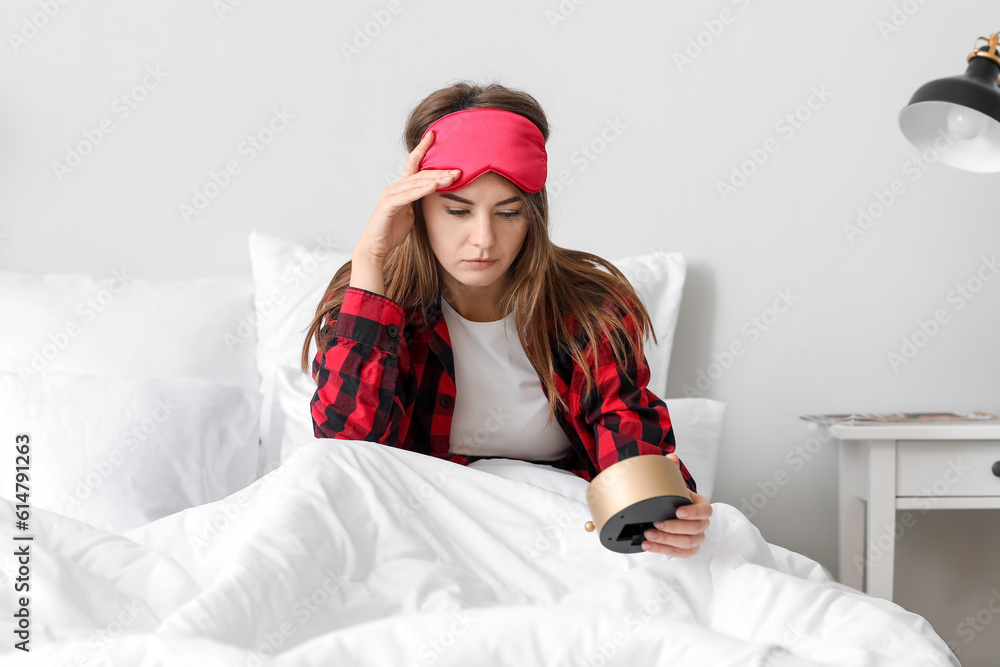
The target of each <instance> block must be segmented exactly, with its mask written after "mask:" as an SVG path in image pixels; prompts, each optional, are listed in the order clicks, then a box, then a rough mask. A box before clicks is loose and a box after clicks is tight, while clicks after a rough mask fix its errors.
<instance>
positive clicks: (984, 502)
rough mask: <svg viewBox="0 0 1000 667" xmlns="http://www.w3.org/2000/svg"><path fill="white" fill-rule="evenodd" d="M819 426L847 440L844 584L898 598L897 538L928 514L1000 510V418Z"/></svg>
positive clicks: (843, 443) (843, 460) (843, 459)
mask: <svg viewBox="0 0 1000 667" xmlns="http://www.w3.org/2000/svg"><path fill="white" fill-rule="evenodd" d="M819 428H825V429H827V430H828V432H829V433H830V435H831V436H833V437H834V438H836V439H837V440H839V441H840V463H839V468H840V486H839V488H840V521H839V524H840V525H839V531H840V554H839V555H840V562H839V566H838V570H839V571H838V575H837V578H838V579H839V580H840V583H842V584H845V585H847V586H851V587H852V588H856V589H858V590H863V591H864V592H865V593H868V594H869V595H876V596H878V597H881V598H885V599H887V600H892V576H893V565H894V561H895V545H896V540H897V539H898V538H899V537H901V536H902V533H903V532H904V531H906V530H907V529H908V528H910V527H911V526H913V525H914V524H915V523H916V521H917V516H918V515H919V514H920V513H923V512H924V511H926V510H928V509H1000V422H997V421H988V422H983V423H953V424H934V423H924V424H886V423H875V424H872V423H862V424H832V425H830V426H820V427H819ZM896 510H908V511H904V512H901V513H900V515H899V517H898V518H897V516H896ZM862 581H864V588H862Z"/></svg>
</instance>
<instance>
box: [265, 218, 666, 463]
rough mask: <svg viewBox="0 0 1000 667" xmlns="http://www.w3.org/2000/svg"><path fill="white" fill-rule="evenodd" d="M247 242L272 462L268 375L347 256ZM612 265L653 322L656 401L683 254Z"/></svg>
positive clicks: (295, 342)
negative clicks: (641, 301) (634, 293)
mask: <svg viewBox="0 0 1000 667" xmlns="http://www.w3.org/2000/svg"><path fill="white" fill-rule="evenodd" d="M249 246H250V264H251V267H252V270H253V276H254V282H255V286H256V294H255V297H254V302H255V307H256V311H257V313H258V315H257V319H258V322H257V339H258V343H257V367H258V369H259V370H260V374H261V385H260V390H261V393H262V394H263V396H264V402H263V405H264V408H263V410H262V411H261V441H262V451H261V454H262V456H263V457H264V458H265V459H267V460H272V461H274V460H279V458H280V455H281V442H282V435H281V427H280V424H274V423H272V420H273V419H275V418H277V415H275V413H274V412H273V410H272V409H271V406H273V405H275V404H276V402H278V399H276V398H275V397H274V396H272V393H273V391H274V386H275V382H276V381H278V378H277V377H276V376H275V373H276V371H277V369H278V368H279V367H280V366H290V367H298V366H299V363H300V356H301V354H302V343H303V341H304V340H305V332H306V329H307V327H308V326H309V323H310V322H311V321H312V318H313V316H314V315H315V313H316V306H317V305H319V302H320V299H322V298H323V293H324V292H325V291H326V288H327V286H328V285H329V284H330V280H331V279H332V278H333V275H334V274H335V273H336V272H337V270H338V269H339V268H340V267H341V266H343V265H344V264H345V263H347V261H348V260H350V258H351V254H350V252H337V251H335V248H336V247H337V244H336V243H335V242H334V240H333V239H331V238H329V237H328V238H319V239H317V243H316V245H315V246H314V247H313V248H311V249H310V248H306V247H305V246H302V245H300V244H298V243H295V242H292V241H287V240H283V239H279V238H276V237H274V236H270V235H269V234H264V233H262V232H258V231H252V232H250V238H249ZM612 264H614V265H615V266H616V267H618V269H619V270H620V271H621V272H622V273H623V274H625V277H626V278H628V280H629V282H630V283H632V286H633V287H635V289H636V291H637V292H638V293H639V296H640V297H641V298H642V300H643V303H644V304H645V305H646V309H647V310H648V311H649V315H650V318H652V320H653V327H654V329H655V330H656V336H657V338H658V340H659V342H658V343H655V344H654V343H653V339H652V337H650V338H649V339H648V341H646V346H645V349H644V352H645V355H646V360H647V362H648V363H649V369H650V380H649V389H650V391H652V392H653V393H654V394H655V395H656V396H657V397H661V398H662V397H663V396H664V395H665V394H666V392H667V370H668V366H669V363H670V353H671V350H672V348H673V342H674V330H675V329H676V327H677V314H678V311H679V310H680V304H681V293H682V291H683V288H684V278H685V273H686V265H685V262H684V257H683V255H681V254H680V253H668V252H653V253H648V254H644V255H636V256H633V257H625V258H622V259H618V260H613V261H612ZM315 356H316V344H315V342H314V341H312V340H310V342H309V360H310V364H311V363H312V359H313V358H314V357H315ZM285 380H286V381H287V378H285ZM313 390H315V386H314V387H313ZM306 413H307V415H308V410H307V411H306Z"/></svg>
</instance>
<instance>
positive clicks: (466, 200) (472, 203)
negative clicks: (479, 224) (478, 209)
mask: <svg viewBox="0 0 1000 667" xmlns="http://www.w3.org/2000/svg"><path fill="white" fill-rule="evenodd" d="M440 194H441V196H442V197H447V198H448V199H454V200H455V201H458V202H462V203H463V204H468V205H469V206H475V202H471V201H469V200H468V199H464V198H462V197H459V196H458V195H453V194H451V193H450V192H442V193H440ZM520 199H521V198H520V197H511V198H510V199H504V200H503V201H498V202H497V203H496V204H493V205H494V206H503V205H504V204H513V203H514V202H516V201H518V200H520Z"/></svg>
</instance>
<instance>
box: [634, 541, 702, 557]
mask: <svg viewBox="0 0 1000 667" xmlns="http://www.w3.org/2000/svg"><path fill="white" fill-rule="evenodd" d="M699 546H700V545H699ZM642 548H643V550H644V551H646V552H648V553H651V554H663V555H664V556H673V557H675V558H690V557H691V556H694V555H695V554H696V553H698V548H699V547H694V548H693V549H681V548H680V547H673V546H668V545H666V544H660V543H658V542H650V541H649V540H647V541H645V542H643V543H642Z"/></svg>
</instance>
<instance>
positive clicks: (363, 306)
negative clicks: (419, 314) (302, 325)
mask: <svg viewBox="0 0 1000 667" xmlns="http://www.w3.org/2000/svg"><path fill="white" fill-rule="evenodd" d="M404 325H405V318H404V312H403V308H402V307H401V306H400V305H399V304H398V303H396V302H395V301H393V300H392V299H390V298H389V297H387V296H385V295H383V294H377V293H375V292H370V291H368V290H366V289H362V288H360V287H348V288H347V292H346V293H345V294H344V303H343V305H341V307H340V314H339V315H338V316H337V321H336V322H335V323H334V326H333V337H334V338H346V339H348V340H353V341H355V342H358V343H361V344H363V345H370V346H371V347H375V348H378V349H380V350H383V351H385V352H390V353H392V354H396V352H397V350H398V349H399V339H400V338H401V337H402V335H403V327H404Z"/></svg>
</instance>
